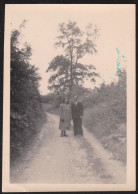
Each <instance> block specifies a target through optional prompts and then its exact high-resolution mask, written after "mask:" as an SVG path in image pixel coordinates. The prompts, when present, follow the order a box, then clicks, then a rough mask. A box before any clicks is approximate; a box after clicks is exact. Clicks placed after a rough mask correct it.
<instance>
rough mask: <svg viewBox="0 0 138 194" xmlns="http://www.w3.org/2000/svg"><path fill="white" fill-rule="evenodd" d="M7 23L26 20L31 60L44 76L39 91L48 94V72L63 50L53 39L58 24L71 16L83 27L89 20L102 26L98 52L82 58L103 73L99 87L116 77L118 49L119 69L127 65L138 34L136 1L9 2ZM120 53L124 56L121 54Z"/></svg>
mask: <svg viewBox="0 0 138 194" xmlns="http://www.w3.org/2000/svg"><path fill="white" fill-rule="evenodd" d="M5 18H6V20H5V22H6V26H8V30H9V32H10V31H11V30H12V29H19V26H20V24H21V23H22V22H23V20H27V22H26V25H25V28H24V29H22V34H23V39H24V41H26V42H28V43H29V44H30V45H31V47H32V57H31V64H33V65H35V66H36V67H38V68H39V74H40V76H41V77H42V80H41V81H40V93H41V94H43V95H45V94H47V93H49V92H50V91H49V90H48V88H47V85H48V79H49V76H50V74H48V73H46V69H47V68H48V66H49V63H50V61H51V60H52V59H53V58H54V57H55V56H57V55H61V54H64V52H63V50H62V49H59V48H58V49H56V48H55V47H54V43H55V42H56V37H57V35H58V25H59V24H60V23H62V22H67V21H69V20H71V21H76V22H77V24H78V26H79V27H80V28H81V29H82V30H84V28H85V26H87V25H88V24H89V23H92V24H94V25H97V26H98V28H100V36H99V38H98V39H97V40H96V44H97V50H98V53H97V54H96V55H87V56H85V57H84V58H83V59H82V60H81V62H82V63H84V64H87V65H88V64H92V65H94V66H95V67H96V71H97V72H98V73H100V74H101V78H99V79H97V82H96V84H95V86H96V87H99V85H100V84H101V83H102V82H103V81H105V83H106V84H109V83H111V82H112V81H114V80H116V71H117V58H118V54H117V50H116V48H117V49H119V51H120V59H121V61H120V69H123V68H125V69H126V68H127V63H129V61H131V59H130V58H131V51H132V50H133V48H132V47H133V43H132V40H133V39H134V36H135V33H134V31H135V19H134V18H135V5H132V4H122V5H121V4H118V5H117V4H110V5H108V4H101V5H98V4H93V5H92V4H89V5H85V4H80V5H79V4H77V5H73V4H65V5H62V4H43V5H40V4H14V5H13V4H9V5H6V17H5ZM121 56H125V57H124V58H121ZM84 86H85V87H88V88H93V87H94V85H93V83H90V82H85V85H84Z"/></svg>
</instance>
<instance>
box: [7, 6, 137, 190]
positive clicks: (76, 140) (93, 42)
mask: <svg viewBox="0 0 138 194" xmlns="http://www.w3.org/2000/svg"><path fill="white" fill-rule="evenodd" d="M5 26H6V28H5V30H6V31H5V34H6V35H5V37H6V38H7V39H6V42H7V44H9V47H8V46H7V47H6V46H5V48H6V52H7V53H8V52H9V55H7V58H6V57H5V58H6V60H8V59H9V61H8V62H7V63H6V64H8V65H7V70H6V71H7V72H9V79H8V81H7V82H5V83H6V84H9V92H8V93H7V94H9V98H8V96H7V99H9V101H7V105H8V102H9V114H8V115H9V131H8V132H7V134H9V136H7V137H9V138H7V142H8V139H9V143H8V145H9V152H8V153H9V155H8V154H7V157H9V159H8V161H9V171H8V173H9V179H8V180H9V184H10V185H15V184H17V185H18V184H19V185H24V184H28V185H29V184H52V185H54V184H61V185H65V184H66V185H67V184H70V185H78V184H79V185H83V184H84V185H86V184H89V185H97V186H96V187H97V189H98V187H99V186H98V185H99V184H103V185H107V186H108V185H111V184H113V185H117V184H119V185H125V184H127V181H128V179H127V172H128V171H127V170H128V164H129V162H128V158H129V157H128V146H130V145H128V133H129V131H128V130H129V129H128V123H127V122H128V106H127V104H128V100H127V99H128V98H129V96H128V93H127V92H128V84H129V76H128V75H129V72H128V68H129V66H130V65H132V69H134V66H135V63H133V61H134V60H135V59H134V57H133V56H134V55H133V53H135V44H134V41H135V5H127V4H125V5H123V4H122V5H104V4H103V5H102V4H101V5H92V4H91V5H85V4H82V5H79V4H78V5H77V4H76V5H73V4H72V5H62V4H57V5H56V4H55V5H54V4H53V5H52V4H44V5H39V4H13V5H12V4H11V5H6V12H5ZM131 54H132V55H131ZM132 59H133V60H132ZM130 63H131V64H130ZM129 69H131V67H130V68H129ZM131 88H132V87H131ZM131 94H132V93H131V92H130V95H131ZM133 101H134V99H132V101H131V102H130V101H129V102H130V103H133ZM132 106H133V105H132ZM129 111H130V112H131V110H129ZM132 115H133V111H132ZM3 130H6V129H5V128H4V129H3ZM7 130H8V128H7ZM134 130H135V129H134V128H133V125H132V134H133V132H134ZM130 133H131V131H130ZM4 134H5V136H4V137H6V132H5V133H4ZM131 142H132V141H131ZM132 148H133V146H132ZM5 149H6V147H5ZM4 153H5V152H4ZM131 159H134V158H131ZM5 166H6V164H5ZM133 167H134V165H133ZM5 168H6V167H5ZM128 173H129V172H128ZM4 176H6V175H4ZM22 187H23V186H22ZM68 187H69V186H68ZM21 191H22V190H21Z"/></svg>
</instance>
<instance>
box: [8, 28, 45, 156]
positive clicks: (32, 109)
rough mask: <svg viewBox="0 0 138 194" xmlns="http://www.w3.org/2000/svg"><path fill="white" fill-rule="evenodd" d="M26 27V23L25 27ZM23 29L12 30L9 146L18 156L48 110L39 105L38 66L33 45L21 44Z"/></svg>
mask: <svg viewBox="0 0 138 194" xmlns="http://www.w3.org/2000/svg"><path fill="white" fill-rule="evenodd" d="M22 27H23V26H22ZM20 39H21V31H20V30H13V31H12V32H11V58H10V65H11V66H10V73H11V83H10V84H11V87H10V106H11V107H10V148H11V157H12V159H15V158H16V156H17V155H18V154H20V153H21V150H22V148H23V147H24V146H25V142H26V141H27V140H28V138H30V135H32V134H33V133H36V132H38V131H39V130H40V125H41V124H42V123H43V122H45V113H44V111H43V109H42V106H41V104H40V94H39V89H38V87H39V80H40V76H39V74H38V69H37V68H36V67H35V66H33V65H31V64H30V57H31V55H32V52H31V47H30V46H29V45H28V44H27V43H25V44H24V45H21V44H20Z"/></svg>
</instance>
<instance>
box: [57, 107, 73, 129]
mask: <svg viewBox="0 0 138 194" xmlns="http://www.w3.org/2000/svg"><path fill="white" fill-rule="evenodd" d="M59 115H60V122H59V129H60V130H63V131H64V130H66V129H70V122H71V107H70V104H60V108H59Z"/></svg>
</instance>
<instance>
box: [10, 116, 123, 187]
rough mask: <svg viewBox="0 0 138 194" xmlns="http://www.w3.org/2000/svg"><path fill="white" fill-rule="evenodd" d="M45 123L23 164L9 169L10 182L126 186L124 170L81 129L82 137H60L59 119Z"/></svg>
mask: <svg viewBox="0 0 138 194" xmlns="http://www.w3.org/2000/svg"><path fill="white" fill-rule="evenodd" d="M47 115H48V120H47V124H46V125H45V126H44V127H43V128H42V130H41V132H40V134H39V135H38V137H37V138H36V139H35V140H34V142H33V144H32V146H31V147H30V148H29V150H28V151H27V153H26V156H25V157H24V158H23V159H22V161H17V163H16V165H15V166H14V167H12V168H11V182H12V183H55V184H56V183H60V184H65V183H66V184H67V183H70V184H73V183H74V184H76V183H92V184H93V183H100V184H102V183H110V184H111V183H113V184H115V183H120V184H121V183H125V177H126V172H125V167H124V166H123V164H122V163H120V162H118V161H115V160H113V159H111V157H110V154H109V153H108V152H107V150H105V149H104V148H103V147H102V146H101V144H100V143H99V142H98V141H97V140H96V139H95V137H93V135H92V134H91V133H89V132H88V131H87V129H86V128H84V137H80V136H77V137H74V135H73V131H69V132H68V137H62V138H61V137H60V131H59V130H58V123H59V118H58V116H56V115H53V114H47Z"/></svg>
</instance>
